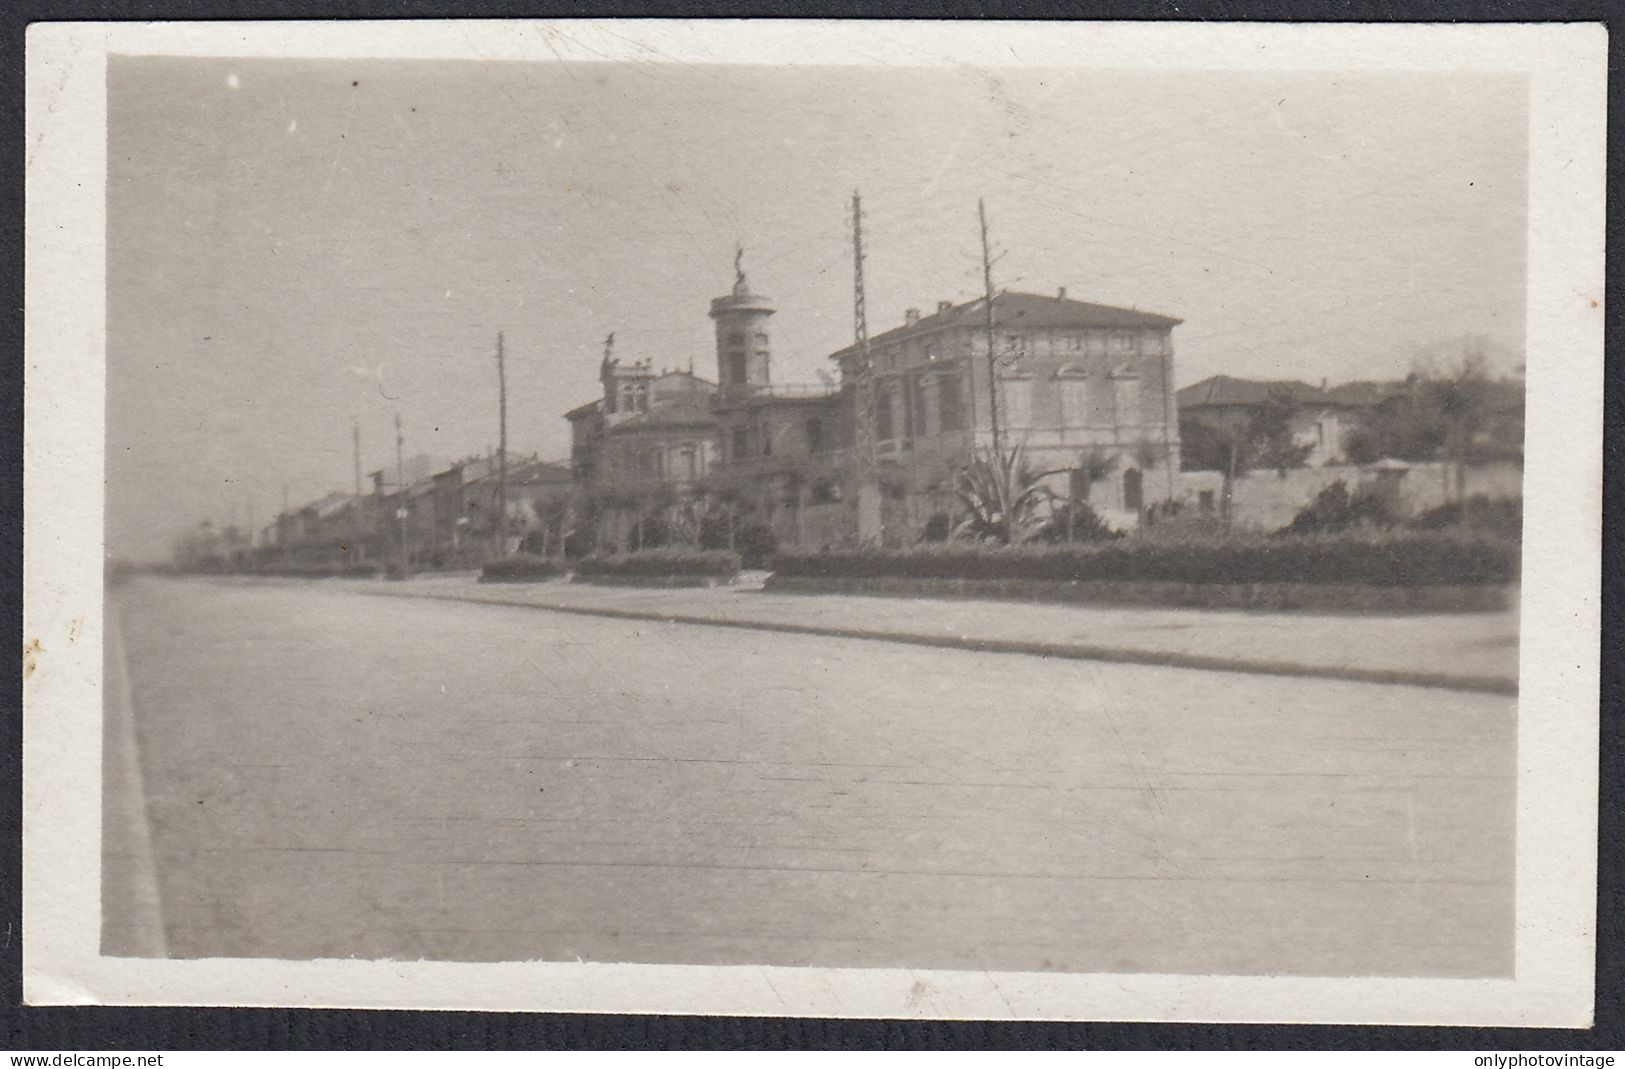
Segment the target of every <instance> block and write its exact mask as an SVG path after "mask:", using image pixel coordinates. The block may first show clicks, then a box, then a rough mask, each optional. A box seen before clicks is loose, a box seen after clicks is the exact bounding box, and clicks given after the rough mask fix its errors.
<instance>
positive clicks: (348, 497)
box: [305, 490, 355, 516]
mask: <svg viewBox="0 0 1625 1069" xmlns="http://www.w3.org/2000/svg"><path fill="white" fill-rule="evenodd" d="M353 501H355V495H354V494H347V493H344V492H343V491H342V490H335V491H333V492H332V493H330V494H328V495H327V496H325V497H322V498H318V499H317V500H315V501H312V502H311V503H310V504H308V505H306V506H305V508H306V509H308V510H310V511H312V512H314V513H316V515H318V516H331V515H333V513H335V512H338V511H339V510H340V509H342V508H344V507H345V506H347V505H349V504H351V503H352V502H353Z"/></svg>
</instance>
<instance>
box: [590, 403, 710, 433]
mask: <svg viewBox="0 0 1625 1069" xmlns="http://www.w3.org/2000/svg"><path fill="white" fill-rule="evenodd" d="M715 423H716V416H715V415H713V414H712V412H711V398H710V397H709V396H706V397H699V398H688V397H681V398H675V399H673V400H670V401H665V402H662V403H661V404H658V405H655V406H654V407H653V408H651V409H649V411H647V412H639V413H638V414H637V415H635V416H632V417H630V418H629V419H624V420H622V421H621V422H619V423H617V424H615V425H614V426H613V427H611V428H610V430H612V431H614V432H616V433H619V432H621V431H628V430H655V429H658V428H660V427H700V426H711V425H712V424H715Z"/></svg>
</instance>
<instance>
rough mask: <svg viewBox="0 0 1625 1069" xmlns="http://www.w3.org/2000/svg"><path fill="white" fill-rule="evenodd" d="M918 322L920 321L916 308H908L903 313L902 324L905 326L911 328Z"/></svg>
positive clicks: (918, 311)
mask: <svg viewBox="0 0 1625 1069" xmlns="http://www.w3.org/2000/svg"><path fill="white" fill-rule="evenodd" d="M919 321H920V310H919V309H918V308H910V309H909V310H908V311H906V312H904V313H903V323H904V324H905V325H907V326H910V327H912V326H913V325H914V324H916V323H918V322H919Z"/></svg>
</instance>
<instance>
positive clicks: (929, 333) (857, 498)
mask: <svg viewBox="0 0 1625 1069" xmlns="http://www.w3.org/2000/svg"><path fill="white" fill-rule="evenodd" d="M737 263H738V261H737V260H736V265H737ZM776 314H777V310H776V308H775V304H774V302H773V301H772V300H771V299H770V298H769V297H767V296H765V295H763V294H761V293H758V292H756V291H755V290H754V289H753V288H752V287H751V284H750V282H749V280H748V279H747V277H746V275H745V273H744V271H743V270H742V269H740V270H737V271H736V278H735V282H734V285H733V288H732V290H731V291H730V292H729V293H727V294H724V295H721V296H718V297H716V298H715V299H713V300H712V301H711V303H710V308H709V316H710V319H711V320H712V323H713V327H714V338H715V352H714V365H713V366H714V368H715V374H714V378H707V377H705V376H704V375H701V374H696V373H695V372H694V370H693V366H694V365H693V363H692V362H690V363H689V370H666V369H662V370H656V369H655V368H654V366H653V365H652V363H651V362H650V361H649V360H647V359H644V360H637V359H632V360H624V359H622V358H621V357H619V356H618V355H617V354H616V352H615V349H614V335H611V336H610V338H609V339H608V340H607V341H606V343H605V346H604V353H603V357H602V359H601V361H600V365H599V394H598V396H596V397H593V398H592V399H590V400H588V401H586V402H585V403H583V404H580V405H578V406H576V407H574V408H572V409H570V410H569V411H568V412H566V413H564V418H565V420H566V421H567V422H568V424H569V428H570V457H569V461H568V462H567V463H565V462H549V461H543V460H541V459H540V458H539V457H529V458H510V461H509V464H508V471H507V479H506V487H507V522H506V524H505V525H504V524H499V523H498V519H497V517H498V513H499V504H498V502H499V494H500V492H501V491H500V490H499V483H500V482H501V480H500V479H499V478H498V473H497V467H498V464H497V458H495V457H493V456H489V455H488V456H485V457H471V458H468V459H466V460H463V461H461V462H458V463H453V464H450V465H448V466H445V467H444V468H443V469H441V470H435V471H425V472H419V473H417V477H414V478H403V477H400V476H397V478H396V480H395V481H394V482H390V481H389V480H388V477H387V476H388V473H387V472H386V471H378V472H374V473H373V475H372V481H373V485H372V487H371V492H369V493H361V494H354V493H352V494H332V495H329V496H327V497H324V498H322V499H320V500H318V501H315V502H312V503H310V504H307V505H305V506H303V507H301V508H298V509H294V510H289V511H286V512H285V513H284V514H283V515H281V516H278V517H277V519H276V521H275V522H274V523H273V524H272V525H271V526H270V527H269V528H267V529H266V530H265V531H263V532H261V533H260V534H259V535H258V536H256V537H255V538H252V539H249V538H244V537H242V536H240V535H238V534H236V533H235V532H230V536H229V537H228V532H224V531H222V532H218V533H215V535H214V538H215V542H214V546H213V549H214V551H215V552H223V553H226V554H237V555H244V554H258V555H260V556H278V555H279V556H280V557H282V558H286V559H292V560H300V559H309V560H317V559H324V560H331V559H335V558H341V559H349V560H363V561H365V560H379V561H397V560H402V559H404V560H405V561H407V562H408V564H409V565H410V566H412V567H444V568H450V567H466V566H472V565H474V564H477V563H478V562H479V561H481V560H483V559H486V558H488V557H490V556H492V555H499V554H505V553H509V552H512V551H514V550H516V549H526V550H529V551H533V552H554V551H558V550H560V549H571V550H574V551H585V550H587V549H591V548H595V547H607V548H643V547H645V546H648V545H655V544H660V543H661V542H664V541H681V542H695V541H704V540H705V538H706V532H712V537H713V538H714V537H716V534H715V532H718V531H722V530H724V529H725V530H726V531H727V533H728V534H727V537H728V538H729V539H730V540H731V539H732V538H733V536H734V533H735V532H736V531H737V530H739V529H741V528H742V527H748V528H751V529H754V530H757V531H764V530H765V531H766V532H768V538H769V539H770V540H771V541H773V542H776V543H777V544H781V545H800V546H813V547H820V546H840V545H852V544H859V543H873V542H880V543H883V544H887V545H905V544H910V543H912V542H915V541H917V540H919V539H920V538H922V537H923V536H925V534H926V532H928V531H929V530H932V529H933V528H934V529H935V530H936V531H937V532H939V533H940V532H941V531H942V530H944V529H946V528H947V527H948V526H950V525H951V523H952V522H953V520H954V519H955V518H956V513H957V511H958V509H959V503H958V501H957V499H956V493H955V491H956V482H957V479H958V476H959V473H960V472H961V471H963V470H964V468H965V466H966V464H967V463H968V461H969V460H970V459H971V458H972V457H974V456H976V455H977V454H978V453H979V452H983V453H985V452H987V451H990V450H995V449H999V450H1004V451H1007V452H1008V451H1010V450H1014V449H1018V448H1019V449H1020V450H1021V451H1022V453H1023V461H1024V464H1025V465H1026V467H1027V468H1028V469H1029V470H1031V471H1033V472H1038V473H1043V474H1042V478H1043V479H1044V481H1045V482H1046V483H1047V485H1049V487H1050V488H1051V489H1052V490H1053V491H1054V492H1055V493H1056V494H1057V495H1060V496H1064V497H1066V498H1068V499H1071V500H1082V501H1087V502H1088V504H1089V506H1090V507H1091V508H1092V509H1093V510H1094V511H1095V512H1096V513H1097V514H1098V515H1100V516H1101V518H1102V519H1104V520H1105V522H1106V523H1108V524H1109V525H1111V526H1113V527H1115V528H1118V529H1129V528H1134V527H1136V526H1139V525H1141V524H1144V523H1146V522H1148V521H1149V520H1152V519H1155V518H1156V517H1157V516H1159V515H1167V514H1169V513H1172V512H1176V511H1179V510H1182V509H1185V508H1187V507H1188V508H1189V509H1191V510H1193V511H1197V512H1211V511H1214V510H1216V509H1218V508H1220V507H1225V506H1228V505H1229V501H1228V499H1226V500H1225V501H1223V502H1221V500H1220V498H1219V496H1218V494H1217V491H1216V489H1215V487H1216V484H1215V482H1214V479H1213V477H1212V471H1211V470H1208V471H1204V470H1200V469H1212V468H1215V467H1217V466H1220V465H1218V464H1216V463H1215V461H1214V458H1213V455H1212V454H1213V449H1212V448H1211V446H1212V440H1213V436H1214V435H1220V436H1222V435H1225V434H1229V435H1232V436H1234V435H1235V434H1236V433H1238V432H1237V428H1240V427H1246V426H1249V425H1251V424H1253V423H1256V421H1257V417H1258V415H1259V413H1260V412H1261V411H1262V410H1264V409H1266V408H1268V407H1269V406H1278V407H1279V406H1284V407H1285V410H1286V411H1287V417H1286V426H1285V429H1284V431H1283V433H1284V434H1285V435H1286V436H1288V437H1289V438H1290V440H1291V441H1292V442H1294V443H1297V445H1298V446H1299V447H1301V448H1299V449H1298V450H1297V451H1296V458H1295V459H1294V461H1293V466H1298V465H1307V466H1309V467H1314V468H1326V467H1329V466H1331V467H1337V468H1339V470H1341V469H1342V468H1345V467H1351V462H1359V461H1363V462H1365V463H1366V465H1367V467H1368V468H1369V469H1370V470H1369V472H1367V473H1366V474H1369V475H1370V476H1371V477H1372V478H1377V477H1378V476H1379V474H1380V477H1381V478H1382V479H1384V480H1385V481H1386V483H1388V484H1391V483H1393V482H1394V481H1395V479H1397V478H1401V477H1403V470H1404V468H1405V465H1404V464H1403V463H1401V462H1399V461H1396V460H1395V459H1394V458H1393V457H1377V456H1363V457H1362V456H1358V455H1356V454H1358V453H1360V452H1361V451H1362V450H1369V449H1371V448H1374V446H1373V445H1372V444H1371V443H1372V442H1373V441H1375V440H1376V438H1377V437H1378V436H1376V435H1375V434H1374V432H1373V428H1374V427H1376V426H1377V425H1378V424H1380V423H1381V422H1382V419H1383V417H1384V414H1385V413H1388V414H1390V415H1391V412H1392V408H1393V406H1395V405H1399V404H1404V403H1406V402H1407V399H1410V398H1413V397H1414V395H1415V393H1416V390H1417V388H1418V387H1417V383H1416V382H1415V381H1414V379H1413V380H1410V381H1406V382H1393V383H1372V382H1358V383H1348V384H1343V385H1339V386H1333V387H1328V386H1327V385H1326V384H1325V383H1322V384H1321V385H1320V386H1318V387H1316V386H1311V385H1309V384H1305V383H1301V382H1294V381H1274V382H1263V381H1257V380H1245V379H1237V378H1233V377H1229V376H1215V377H1213V378H1210V379H1206V380H1204V381H1202V382H1199V383H1196V384H1194V385H1191V386H1188V387H1185V388H1184V389H1182V390H1178V391H1176V390H1175V388H1174V385H1173V383H1174V346H1173V331H1174V329H1175V328H1176V327H1177V326H1178V325H1179V324H1180V320H1179V319H1177V318H1174V317H1171V316H1166V315H1161V314H1157V313H1152V312H1147V311H1142V310H1139V309H1134V308H1118V307H1112V306H1108V305H1102V304H1095V303H1091V302H1088V301H1081V300H1077V299H1074V298H1071V297H1069V296H1068V295H1067V292H1066V290H1065V289H1060V290H1058V291H1056V292H1055V293H1054V294H1052V295H1041V294H1036V293H1026V292H1014V291H1003V292H999V293H997V294H996V295H995V296H993V297H992V299H991V301H988V300H975V301H969V302H961V303H955V302H951V301H939V302H938V303H937V304H936V306H935V308H934V310H932V311H930V312H929V313H922V312H921V311H920V310H918V309H909V310H907V311H906V312H905V313H904V315H903V319H902V322H901V324H899V325H897V326H894V327H892V328H890V329H887V330H884V331H883V332H881V333H879V334H878V335H875V336H874V337H872V338H871V339H869V340H868V342H867V344H865V345H861V346H860V345H853V346H849V347H846V348H843V349H841V350H839V351H837V352H835V353H832V354H830V356H829V362H830V365H831V370H830V372H829V373H828V374H827V375H826V376H824V377H823V378H822V380H821V381H815V382H803V383H797V382H785V381H783V380H782V378H781V377H780V376H779V374H778V373H777V371H778V369H777V367H776V366H775V362H774V346H773V330H772V325H771V324H772V318H773V317H774V316H775V315H776ZM1491 397H1492V403H1491V404H1490V406H1489V410H1490V414H1491V416H1492V417H1493V418H1492V419H1490V420H1489V421H1487V423H1486V422H1484V421H1480V424H1479V425H1477V430H1476V432H1475V433H1478V434H1480V435H1481V436H1482V435H1483V434H1489V435H1490V436H1491V437H1492V438H1494V440H1495V441H1496V442H1499V443H1502V444H1503V445H1504V446H1505V447H1506V448H1505V449H1504V450H1503V451H1502V455H1499V456H1498V457H1497V458H1496V459H1498V460H1501V461H1516V460H1521V443H1522V389H1521V384H1516V385H1515V386H1514V385H1513V384H1505V383H1503V384H1497V385H1496V389H1495V390H1494V391H1492V393H1491ZM1486 427H1488V430H1486V429H1485V428H1486ZM1186 444H1188V445H1189V449H1188V450H1187V449H1185V448H1183V447H1184V446H1185V445H1186ZM1512 452H1516V453H1517V456H1516V457H1513V456H1511V455H1510V454H1511V453H1512ZM1232 460H1233V455H1232ZM1351 470H1352V471H1353V473H1354V477H1355V480H1356V481H1358V480H1359V478H1361V477H1363V476H1362V475H1361V472H1360V470H1359V468H1358V464H1357V463H1356V464H1354V465H1353V466H1352V467H1351ZM1231 474H1232V475H1234V473H1231ZM1300 482H1303V480H1300ZM1321 482H1324V480H1323V479H1321V480H1309V481H1307V482H1304V485H1306V486H1307V485H1310V483H1314V484H1316V485H1318V484H1319V483H1321ZM1280 496H1281V495H1280V493H1278V492H1277V493H1275V494H1274V495H1273V497H1272V498H1271V500H1272V502H1273V504H1272V505H1271V506H1270V516H1271V517H1273V516H1274V515H1275V514H1276V513H1278V512H1279V511H1280V510H1281V508H1283V507H1286V506H1285V505H1283V504H1282V503H1281V502H1280V501H1279V500H1276V499H1278V498H1280ZM1288 504H1289V503H1288ZM1238 519H1239V521H1240V523H1241V525H1242V526H1246V525H1247V517H1246V516H1240V517H1238ZM202 542H203V543H208V539H207V538H203V539H202ZM208 551H209V550H208V547H207V546H206V545H200V544H199V537H198V536H194V538H193V539H192V540H191V541H190V542H189V543H188V545H187V549H186V552H188V553H191V554H193V555H197V554H199V553H203V552H208Z"/></svg>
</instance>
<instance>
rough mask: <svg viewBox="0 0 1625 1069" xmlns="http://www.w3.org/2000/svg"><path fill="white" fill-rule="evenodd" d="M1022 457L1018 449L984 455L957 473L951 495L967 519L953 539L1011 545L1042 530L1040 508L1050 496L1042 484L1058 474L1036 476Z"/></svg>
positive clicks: (980, 454)
mask: <svg viewBox="0 0 1625 1069" xmlns="http://www.w3.org/2000/svg"><path fill="white" fill-rule="evenodd" d="M1024 453H1025V447H1023V446H1020V445H1018V446H1016V447H1015V448H1014V449H1012V450H1010V451H1009V452H1008V453H1006V452H1003V451H1002V450H986V451H983V452H979V453H977V455H976V456H974V457H973V458H972V459H971V462H970V463H969V464H968V465H966V466H965V467H964V468H963V469H961V471H960V472H959V477H958V480H957V486H956V488H955V492H956V494H957V496H958V498H959V503H960V505H961V506H963V508H964V510H965V513H966V516H965V519H963V520H962V521H960V523H959V526H958V527H956V528H955V529H954V535H953V536H954V537H955V538H961V539H967V540H970V541H976V542H997V543H999V544H1000V545H1013V544H1019V543H1021V542H1025V541H1027V540H1028V539H1030V538H1033V537H1034V536H1036V535H1037V534H1038V533H1039V532H1040V531H1041V530H1042V529H1043V526H1044V522H1045V519H1046V517H1045V516H1044V514H1043V506H1045V505H1047V504H1048V503H1049V502H1050V501H1051V499H1052V498H1053V497H1054V496H1055V495H1054V493H1053V492H1052V491H1051V490H1050V489H1049V487H1047V486H1045V485H1044V482H1043V480H1044V479H1045V478H1047V477H1049V476H1051V475H1057V474H1060V471H1061V470H1060V469H1058V470H1056V471H1045V472H1038V473H1036V474H1035V473H1034V472H1033V471H1032V470H1031V469H1030V468H1029V467H1028V466H1027V463H1026V459H1025V456H1024Z"/></svg>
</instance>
